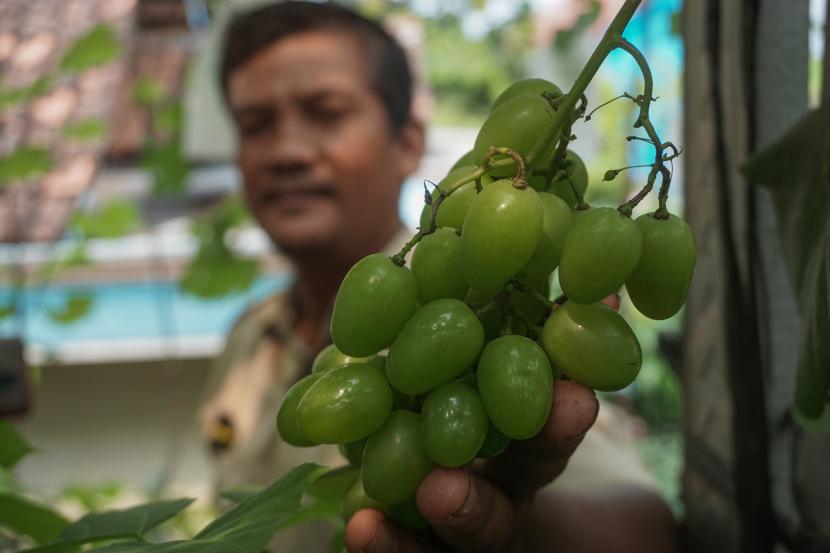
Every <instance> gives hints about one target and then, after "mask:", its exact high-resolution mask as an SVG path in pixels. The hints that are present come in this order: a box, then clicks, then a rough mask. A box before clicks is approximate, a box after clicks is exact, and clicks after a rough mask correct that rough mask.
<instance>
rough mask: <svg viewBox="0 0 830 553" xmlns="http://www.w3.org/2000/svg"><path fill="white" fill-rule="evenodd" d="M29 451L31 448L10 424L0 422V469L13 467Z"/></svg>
mask: <svg viewBox="0 0 830 553" xmlns="http://www.w3.org/2000/svg"><path fill="white" fill-rule="evenodd" d="M31 451H32V446H30V445H29V444H28V443H27V442H26V440H24V439H23V436H21V435H20V433H19V432H18V431H17V429H16V428H15V427H14V426H12V425H11V423H9V422H6V421H0V467H3V468H11V467H13V466H14V465H15V464H16V463H17V462H18V461H19V460H20V459H22V458H23V457H25V456H26V455H27V454H28V453H30V452H31Z"/></svg>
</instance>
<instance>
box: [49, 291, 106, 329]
mask: <svg viewBox="0 0 830 553" xmlns="http://www.w3.org/2000/svg"><path fill="white" fill-rule="evenodd" d="M94 301H95V298H94V296H92V295H90V294H77V293H75V294H72V295H70V296H69V297H68V298H67V299H66V302H65V303H64V304H63V306H61V307H59V308H57V309H56V308H47V309H46V316H47V317H49V319H50V320H52V321H54V322H56V323H58V324H70V323H74V322H75V321H78V320H80V319H82V318H84V317H86V316H87V315H88V314H89V313H90V312H91V311H92V307H93V305H94Z"/></svg>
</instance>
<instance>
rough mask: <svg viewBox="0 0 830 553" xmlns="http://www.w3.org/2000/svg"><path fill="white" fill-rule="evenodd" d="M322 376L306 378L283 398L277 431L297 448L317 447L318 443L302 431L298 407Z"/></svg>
mask: <svg viewBox="0 0 830 553" xmlns="http://www.w3.org/2000/svg"><path fill="white" fill-rule="evenodd" d="M320 376H321V375H319V374H310V375H308V376H306V377H305V378H303V379H301V380H299V381H298V382H296V383H295V384H294V385H293V386H291V388H289V389H288V391H287V392H285V395H284V396H283V397H282V403H280V408H279V411H277V431H278V432H279V434H280V436H281V437H282V439H283V441H285V442H286V443H289V444H291V445H293V446H297V447H309V446H313V445H317V442H315V441H313V440H309V439H308V438H307V437H306V436H305V434H303V433H302V431H300V425H299V423H298V422H297V406H298V405H299V404H300V400H301V399H303V396H304V395H305V393H306V392H307V391H308V389H309V388H311V385H312V384H314V383H315V382H317V381H318V380H320Z"/></svg>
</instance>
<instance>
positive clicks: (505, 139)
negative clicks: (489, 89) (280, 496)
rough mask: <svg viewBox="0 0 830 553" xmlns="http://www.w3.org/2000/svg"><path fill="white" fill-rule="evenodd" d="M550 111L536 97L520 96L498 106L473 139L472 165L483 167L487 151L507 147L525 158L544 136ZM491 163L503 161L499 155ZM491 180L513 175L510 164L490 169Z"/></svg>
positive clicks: (551, 115)
mask: <svg viewBox="0 0 830 553" xmlns="http://www.w3.org/2000/svg"><path fill="white" fill-rule="evenodd" d="M553 114H554V111H553V108H552V107H551V106H550V104H549V103H548V101H547V100H545V99H544V98H542V96H540V95H538V94H520V95H518V96H514V97H513V98H510V99H509V100H507V101H505V102H504V103H502V104H501V105H499V107H498V109H495V110H493V111H492V113H490V115H489V116H488V117H487V119H486V120H485V121H484V124H482V126H481V129H480V130H479V131H478V136H476V142H475V146H474V147H473V151H474V152H475V162H476V165H481V164H482V163H484V159H485V158H486V156H487V153H488V152H489V150H490V148H491V147H507V148H510V149H512V150H513V151H515V152H516V153H518V154H519V155H522V156H526V155H527V154H528V153H530V150H531V149H532V148H533V145H534V144H535V143H536V141H537V140H538V139H539V138H541V137H542V135H544V134H545V131H546V130H547V127H548V125H549V124H550V120H551V118H552V117H553ZM494 159H495V160H498V159H506V156H504V155H502V154H499V155H497V156H495V158H494ZM490 172H491V173H492V174H493V175H495V176H507V175H513V174H515V172H516V168H515V165H514V164H512V163H511V164H509V165H505V166H503V167H496V168H492V169H490Z"/></svg>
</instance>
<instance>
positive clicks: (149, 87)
mask: <svg viewBox="0 0 830 553" xmlns="http://www.w3.org/2000/svg"><path fill="white" fill-rule="evenodd" d="M133 100H135V101H136V102H137V103H139V104H142V105H144V106H148V107H152V106H155V105H157V104H159V103H161V102H162V100H164V86H162V84H161V83H160V82H159V81H157V80H155V79H152V78H150V77H146V76H144V77H140V78H139V79H138V80H137V81H136V82H135V84H134V85H133Z"/></svg>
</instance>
